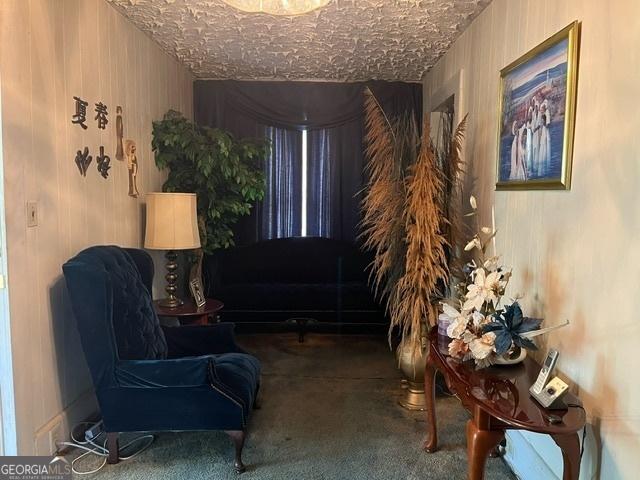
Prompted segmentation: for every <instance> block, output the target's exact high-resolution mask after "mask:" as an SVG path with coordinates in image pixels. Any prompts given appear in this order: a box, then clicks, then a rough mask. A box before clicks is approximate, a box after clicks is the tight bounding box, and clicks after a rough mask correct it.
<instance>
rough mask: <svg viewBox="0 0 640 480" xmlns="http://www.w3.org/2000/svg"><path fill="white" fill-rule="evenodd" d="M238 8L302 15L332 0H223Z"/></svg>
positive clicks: (244, 10) (251, 11) (254, 11)
mask: <svg viewBox="0 0 640 480" xmlns="http://www.w3.org/2000/svg"><path fill="white" fill-rule="evenodd" d="M223 1H224V3H226V4H228V5H231V6H232V7H234V8H237V9H238V10H242V11H243V12H248V13H268V14H270V15H302V14H304V13H309V12H312V11H314V10H316V9H318V8H321V7H324V6H325V5H326V4H327V3H329V1H330V0H223Z"/></svg>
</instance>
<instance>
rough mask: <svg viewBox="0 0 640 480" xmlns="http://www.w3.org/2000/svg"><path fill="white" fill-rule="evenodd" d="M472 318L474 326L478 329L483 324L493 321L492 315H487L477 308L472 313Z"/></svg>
mask: <svg viewBox="0 0 640 480" xmlns="http://www.w3.org/2000/svg"><path fill="white" fill-rule="evenodd" d="M471 319H472V320H473V326H474V327H475V328H476V329H478V328H480V327H482V326H483V325H485V324H486V323H489V322H490V321H491V317H485V315H484V314H483V313H482V312H479V311H477V310H476V311H474V312H473V313H472V314H471Z"/></svg>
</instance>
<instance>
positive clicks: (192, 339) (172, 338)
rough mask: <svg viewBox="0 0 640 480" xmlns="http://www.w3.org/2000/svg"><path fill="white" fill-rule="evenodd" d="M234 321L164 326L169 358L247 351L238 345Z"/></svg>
mask: <svg viewBox="0 0 640 480" xmlns="http://www.w3.org/2000/svg"><path fill="white" fill-rule="evenodd" d="M233 329H234V325H233V324H232V323H215V324H213V325H201V326H200V325H198V326H196V325H194V326H190V327H162V330H163V331H164V336H165V338H166V340H167V347H168V350H169V358H181V357H192V356H198V355H218V354H221V353H246V352H245V351H244V350H243V349H242V348H240V347H239V346H238V345H236V340H235V335H234V333H233Z"/></svg>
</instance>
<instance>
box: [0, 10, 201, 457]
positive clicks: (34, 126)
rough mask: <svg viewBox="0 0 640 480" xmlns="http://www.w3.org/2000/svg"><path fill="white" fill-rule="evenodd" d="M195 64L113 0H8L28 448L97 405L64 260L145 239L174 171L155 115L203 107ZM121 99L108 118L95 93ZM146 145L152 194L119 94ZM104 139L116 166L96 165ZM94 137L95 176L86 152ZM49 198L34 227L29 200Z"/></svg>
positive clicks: (13, 240)
mask: <svg viewBox="0 0 640 480" xmlns="http://www.w3.org/2000/svg"><path fill="white" fill-rule="evenodd" d="M192 82H193V78H192V75H191V74H190V73H189V72H188V71H187V70H186V69H185V68H183V67H182V66H180V65H179V64H178V63H177V62H176V61H175V60H174V59H172V58H170V57H169V56H167V55H166V54H165V53H163V52H162V51H161V50H160V48H159V47H158V46H157V45H156V44H154V42H153V41H152V40H151V39H150V38H148V37H147V36H146V35H145V34H143V33H142V32H141V31H139V30H137V29H136V28H135V27H134V26H133V25H132V24H131V23H129V22H128V21H127V20H125V19H124V17H122V16H121V15H120V14H119V13H118V12H117V11H116V10H114V9H113V8H112V7H111V6H109V5H108V4H107V3H106V2H105V1H103V0H2V2H0V85H1V87H2V90H1V93H2V105H3V111H2V123H3V129H4V131H3V132H2V136H3V145H4V171H5V198H6V222H7V246H8V253H9V255H8V262H9V272H8V274H9V289H10V290H9V295H10V310H11V325H12V345H13V358H14V360H13V362H14V377H15V392H16V405H17V428H18V436H19V438H18V441H19V453H20V454H23V455H26V454H33V453H34V452H36V451H37V453H39V454H45V453H49V452H47V451H46V450H48V448H49V445H48V439H47V438H48V435H47V431H48V429H49V428H50V427H52V426H54V425H55V424H56V423H58V422H60V421H62V422H63V424H64V429H65V430H66V429H67V427H68V424H69V423H71V422H74V421H76V420H78V419H79V418H80V417H82V416H83V415H84V414H86V413H88V412H89V411H90V410H92V409H94V408H95V403H94V400H93V398H92V396H91V393H90V392H91V388H92V385H91V381H90V378H89V375H88V370H87V368H86V363H85V360H84V356H83V353H82V351H81V349H80V345H79V340H78V336H77V333H76V331H75V326H74V324H73V320H72V316H71V315H72V313H71V309H70V305H69V302H68V299H67V296H66V291H65V286H64V282H63V279H62V277H61V265H62V263H64V262H65V261H66V260H67V259H68V258H70V257H71V256H73V255H74V254H75V253H77V252H78V251H79V250H81V249H83V248H85V247H87V246H89V245H96V244H118V245H123V246H140V245H141V242H142V234H143V223H142V222H143V218H142V207H143V201H144V193H146V192H150V191H157V190H159V189H160V187H161V185H162V181H163V178H164V175H163V174H161V173H160V172H159V171H158V170H157V168H156V167H155V164H154V161H153V153H152V151H151V122H152V121H153V120H155V119H160V118H161V117H162V115H163V114H164V113H165V112H166V111H167V110H168V109H170V108H172V109H176V110H180V111H182V112H183V113H184V114H185V115H186V116H187V117H189V118H190V117H191V116H192ZM74 95H77V96H80V97H82V98H83V99H84V100H86V101H88V102H89V107H88V115H87V116H88V122H87V124H88V126H89V128H88V129H87V130H86V131H85V130H82V129H81V128H80V127H78V126H77V125H72V124H71V117H72V115H73V113H74V111H75V105H74V102H73V96H74ZM99 101H102V102H104V103H105V104H106V105H107V106H108V108H109V112H110V115H109V120H110V123H109V125H108V127H107V129H106V130H99V129H98V128H97V127H96V123H95V121H94V120H93V117H94V115H95V113H94V112H93V106H94V103H96V102H99ZM117 105H121V106H122V107H123V119H124V137H125V138H130V139H133V140H135V141H136V143H137V147H138V162H139V177H138V186H139V190H140V193H141V195H140V198H138V199H135V198H132V197H129V196H128V195H127V190H128V172H127V168H126V162H119V161H118V160H116V158H115V145H116V138H115V124H116V106H117ZM100 145H103V146H104V147H105V150H106V152H107V153H108V154H109V156H110V157H111V166H112V168H111V170H110V171H109V174H110V175H109V178H108V179H107V180H105V179H103V178H102V177H101V176H100V175H99V174H98V172H97V170H96V162H95V156H96V154H97V153H98V147H99V146H100ZM85 146H88V147H89V149H90V151H91V154H92V155H93V156H94V161H93V163H92V164H91V166H90V168H89V171H88V172H87V176H86V178H85V177H82V176H80V174H79V172H78V169H77V167H76V165H75V163H74V158H75V153H76V150H78V149H81V148H84V147H85ZM28 201H36V202H37V204H38V226H37V227H30V228H28V227H27V222H26V204H27V202H28Z"/></svg>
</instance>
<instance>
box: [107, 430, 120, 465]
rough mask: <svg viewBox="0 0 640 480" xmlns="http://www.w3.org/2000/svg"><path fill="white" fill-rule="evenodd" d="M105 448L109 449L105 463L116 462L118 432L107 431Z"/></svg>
mask: <svg viewBox="0 0 640 480" xmlns="http://www.w3.org/2000/svg"><path fill="white" fill-rule="evenodd" d="M107 450H108V451H109V455H108V456H107V463H110V464H114V463H118V461H119V452H118V432H107Z"/></svg>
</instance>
